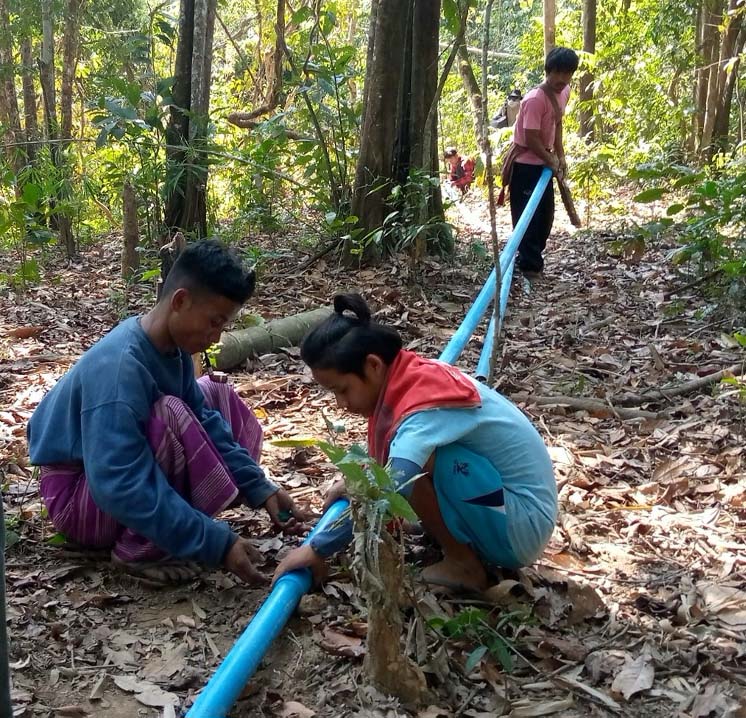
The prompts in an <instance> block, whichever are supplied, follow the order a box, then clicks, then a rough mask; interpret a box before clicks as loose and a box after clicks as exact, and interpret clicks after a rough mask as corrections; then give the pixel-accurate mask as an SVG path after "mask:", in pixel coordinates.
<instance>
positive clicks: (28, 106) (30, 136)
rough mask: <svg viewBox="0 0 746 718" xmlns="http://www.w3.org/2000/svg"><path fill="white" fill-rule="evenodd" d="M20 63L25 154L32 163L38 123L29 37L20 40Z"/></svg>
mask: <svg viewBox="0 0 746 718" xmlns="http://www.w3.org/2000/svg"><path fill="white" fill-rule="evenodd" d="M21 65H22V71H21V72H22V82H23V120H24V123H25V125H26V156H27V157H28V161H29V162H30V163H33V162H34V160H35V159H36V154H37V144H36V143H37V142H38V141H39V123H38V120H37V106H36V88H35V87H34V58H33V48H32V46H31V38H30V37H24V38H23V40H22V41H21Z"/></svg>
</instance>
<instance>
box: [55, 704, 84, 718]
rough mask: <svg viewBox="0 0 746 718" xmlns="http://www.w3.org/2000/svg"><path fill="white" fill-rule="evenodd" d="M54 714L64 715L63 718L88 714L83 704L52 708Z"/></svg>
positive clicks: (75, 717)
mask: <svg viewBox="0 0 746 718" xmlns="http://www.w3.org/2000/svg"><path fill="white" fill-rule="evenodd" d="M54 714H55V715H56V716H65V718H81V717H82V716H87V715H90V713H89V712H88V711H87V710H86V709H85V708H83V706H61V707H60V708H55V709H54Z"/></svg>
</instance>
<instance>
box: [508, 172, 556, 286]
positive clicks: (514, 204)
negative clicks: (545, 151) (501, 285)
mask: <svg viewBox="0 0 746 718" xmlns="http://www.w3.org/2000/svg"><path fill="white" fill-rule="evenodd" d="M543 169H544V166H543V165H526V164H523V163H521V162H516V163H515V164H514V165H513V177H512V179H511V180H510V214H511V217H512V219H513V226H514V227H515V226H516V224H517V223H518V220H519V219H520V218H521V214H523V210H524V209H525V208H526V205H527V204H528V200H529V198H530V197H531V193H532V192H533V191H534V187H536V183H537V182H538V181H539V177H540V176H541V172H542V170H543ZM553 223H554V183H553V182H550V183H549V185H548V186H547V188H546V190H544V196H543V197H542V198H541V200H540V201H539V206H538V207H537V208H536V212H534V216H533V219H532V220H531V222H530V224H529V225H528V229H527V230H526V234H524V235H523V239H522V240H521V244H520V246H519V247H518V259H517V260H516V265H517V266H518V269H520V270H522V271H524V272H541V271H542V269H544V258H543V257H542V256H541V253H542V252H543V251H544V247H546V245H547V238H548V237H549V233H550V232H551V231H552V224H553Z"/></svg>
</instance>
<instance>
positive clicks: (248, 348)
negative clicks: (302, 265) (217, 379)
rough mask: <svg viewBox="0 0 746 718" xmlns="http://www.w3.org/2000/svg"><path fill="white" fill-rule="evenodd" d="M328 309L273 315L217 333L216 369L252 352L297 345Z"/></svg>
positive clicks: (269, 351) (245, 357)
mask: <svg viewBox="0 0 746 718" xmlns="http://www.w3.org/2000/svg"><path fill="white" fill-rule="evenodd" d="M331 313H332V310H331V309H329V308H327V307H322V308H321V309H313V310H311V311H308V312H301V313H300V314H295V315H293V316H291V317H283V318H282V319H274V320H272V321H271V322H268V323H267V324H263V325H261V326H258V327H250V328H248V329H239V330H238V331H235V332H224V333H223V334H222V335H221V336H220V352H219V353H218V355H217V356H216V367H217V368H218V369H221V370H222V369H232V368H233V367H236V366H238V365H239V364H240V363H241V362H242V361H245V360H246V359H248V358H249V357H252V356H260V355H261V354H271V353H272V352H276V351H277V350H278V349H280V348H282V347H292V346H297V345H298V344H299V343H300V341H301V340H302V339H303V337H304V336H305V335H306V333H307V332H308V330H309V329H311V327H313V326H315V325H316V324H318V323H319V322H321V321H323V320H324V319H326V318H327V317H328V316H329V315H330V314H331Z"/></svg>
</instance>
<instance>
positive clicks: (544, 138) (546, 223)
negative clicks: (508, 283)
mask: <svg viewBox="0 0 746 718" xmlns="http://www.w3.org/2000/svg"><path fill="white" fill-rule="evenodd" d="M578 63H579V60H578V56H577V54H576V53H575V52H574V51H573V50H571V49H570V48H567V47H555V48H554V49H552V50H551V51H550V52H549V54H548V55H547V57H546V60H545V62H544V71H545V73H546V77H545V80H544V82H543V83H542V84H541V85H539V86H538V87H535V88H534V89H533V90H531V91H530V92H528V93H526V96H525V97H524V98H523V101H522V102H521V108H520V112H519V113H518V118H517V119H516V123H515V126H514V128H513V143H512V145H511V147H510V149H509V150H508V154H507V156H506V157H505V161H504V162H503V167H502V172H501V175H502V185H503V188H502V191H501V193H500V199H499V200H498V204H503V203H504V200H505V192H506V190H509V191H508V195H509V198H510V214H511V219H512V221H513V227H515V225H516V224H517V222H518V220H519V219H520V217H521V214H523V210H524V209H525V208H526V205H527V204H528V201H529V198H530V197H531V194H532V193H533V191H534V188H535V187H536V185H537V183H538V181H539V177H540V176H541V173H542V170H543V169H544V167H549V168H550V169H551V170H552V172H553V173H554V175H556V176H558V177H560V178H563V177H564V176H565V174H566V172H567V163H566V161H565V148H564V145H563V141H562V116H563V114H564V111H565V107H567V101H568V99H569V97H570V82H571V81H572V76H573V74H574V73H575V71H576V70H577V69H578ZM553 223H554V187H553V185H552V183H550V184H549V186H548V187H547V189H546V191H545V192H544V194H543V196H542V198H541V201H540V202H539V206H538V207H537V209H536V212H535V213H534V216H533V219H532V220H531V223H530V224H529V226H528V229H527V230H526V233H525V234H524V236H523V239H522V240H521V244H520V246H519V248H518V258H517V260H516V264H517V266H518V268H519V269H520V270H521V271H522V272H523V274H524V275H525V276H526V277H527V278H529V279H532V278H537V277H538V276H540V275H541V273H542V272H543V270H544V257H543V252H544V248H545V247H546V243H547V239H548V237H549V233H550V232H551V231H552V224H553Z"/></svg>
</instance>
